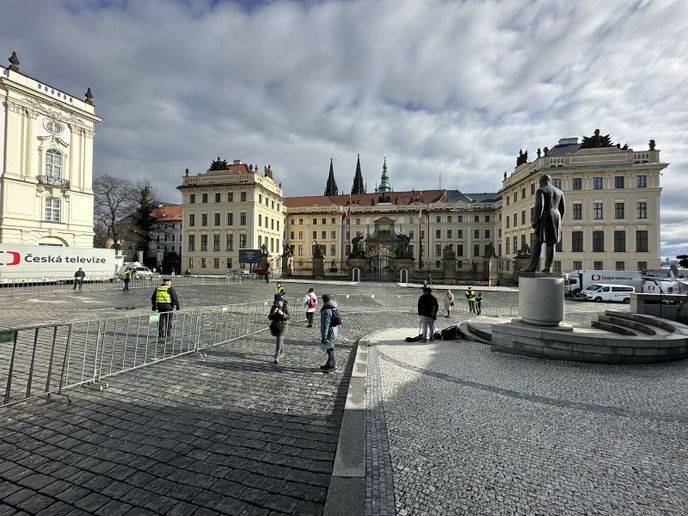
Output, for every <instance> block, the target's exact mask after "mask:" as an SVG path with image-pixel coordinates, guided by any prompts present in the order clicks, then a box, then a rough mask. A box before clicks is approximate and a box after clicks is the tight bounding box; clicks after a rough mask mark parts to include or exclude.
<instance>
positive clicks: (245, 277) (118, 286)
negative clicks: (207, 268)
mask: <svg viewBox="0 0 688 516" xmlns="http://www.w3.org/2000/svg"><path fill="white" fill-rule="evenodd" d="M160 278H161V276H160V275H159V274H155V275H152V276H140V277H138V278H136V279H132V280H131V281H130V282H129V288H130V289H135V288H151V287H153V286H155V285H157V284H158V283H160V281H161V280H160ZM172 279H173V282H174V284H175V285H176V286H180V287H184V286H206V285H208V286H211V285H235V284H241V283H246V282H251V281H258V280H260V279H261V278H260V277H259V276H257V275H255V274H231V275H225V276H175V277H173V278H172ZM123 287H124V283H123V282H122V281H121V279H120V278H108V279H104V278H97V279H96V278H94V279H86V280H85V281H84V282H83V287H82V289H83V290H90V291H94V290H95V291H104V290H122V288H123ZM73 288H74V281H73V280H71V279H68V278H2V279H0V296H17V295H22V294H51V293H60V292H68V291H69V290H72V289H73Z"/></svg>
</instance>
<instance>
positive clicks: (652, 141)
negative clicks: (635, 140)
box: [650, 140, 655, 150]
mask: <svg viewBox="0 0 688 516" xmlns="http://www.w3.org/2000/svg"><path fill="white" fill-rule="evenodd" d="M650 150H655V141H654V140H650Z"/></svg>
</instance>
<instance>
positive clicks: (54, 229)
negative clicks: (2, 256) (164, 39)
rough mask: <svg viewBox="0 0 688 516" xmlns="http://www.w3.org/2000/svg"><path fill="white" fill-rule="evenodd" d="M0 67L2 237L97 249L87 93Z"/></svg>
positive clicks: (14, 66) (13, 66)
mask: <svg viewBox="0 0 688 516" xmlns="http://www.w3.org/2000/svg"><path fill="white" fill-rule="evenodd" d="M9 61H10V66H9V67H7V68H4V67H0V242H2V243H15V244H39V245H57V246H70V247H93V190H92V176H93V136H94V126H95V124H96V123H98V122H100V121H101V120H102V119H101V118H100V117H98V116H97V115H96V114H95V108H94V102H93V95H92V94H91V90H90V88H89V89H88V91H87V92H86V98H85V99H84V100H81V99H79V98H77V97H76V96H74V95H72V94H70V93H67V92H65V91H62V90H60V89H57V88H55V87H54V86H50V85H48V84H46V83H45V82H43V81H39V80H36V79H34V78H32V77H30V76H28V75H26V74H24V73H23V72H21V71H20V68H19V65H20V63H19V59H18V58H17V56H16V54H15V53H12V56H11V57H10V60H9Z"/></svg>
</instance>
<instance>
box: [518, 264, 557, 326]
mask: <svg viewBox="0 0 688 516" xmlns="http://www.w3.org/2000/svg"><path fill="white" fill-rule="evenodd" d="M518 311H519V312H520V314H521V320H522V321H523V322H524V323H527V324H531V325H534V326H550V327H551V326H559V323H561V321H563V320H564V277H563V276H562V275H561V274H554V273H551V274H548V273H542V272H521V273H519V277H518Z"/></svg>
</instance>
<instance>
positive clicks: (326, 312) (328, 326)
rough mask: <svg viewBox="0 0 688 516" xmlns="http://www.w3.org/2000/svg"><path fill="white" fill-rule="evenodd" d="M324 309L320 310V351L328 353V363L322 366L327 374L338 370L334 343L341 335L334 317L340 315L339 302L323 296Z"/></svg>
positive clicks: (325, 295)
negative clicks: (335, 324) (334, 323)
mask: <svg viewBox="0 0 688 516" xmlns="http://www.w3.org/2000/svg"><path fill="white" fill-rule="evenodd" d="M322 300H323V307H322V308H321V309H320V349H321V350H322V351H324V352H325V353H327V362H325V365H322V366H320V369H321V370H322V371H323V372H325V373H330V372H333V371H336V370H337V354H336V353H335V351H334V341H335V339H336V338H337V336H338V335H339V326H333V325H332V322H333V320H332V319H333V315H334V314H337V316H338V314H339V312H338V311H337V302H336V301H335V300H334V299H332V298H331V297H330V295H329V294H323V296H322Z"/></svg>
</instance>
